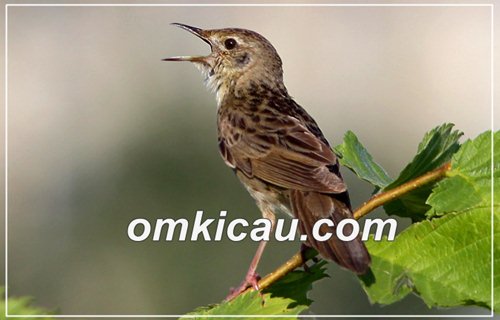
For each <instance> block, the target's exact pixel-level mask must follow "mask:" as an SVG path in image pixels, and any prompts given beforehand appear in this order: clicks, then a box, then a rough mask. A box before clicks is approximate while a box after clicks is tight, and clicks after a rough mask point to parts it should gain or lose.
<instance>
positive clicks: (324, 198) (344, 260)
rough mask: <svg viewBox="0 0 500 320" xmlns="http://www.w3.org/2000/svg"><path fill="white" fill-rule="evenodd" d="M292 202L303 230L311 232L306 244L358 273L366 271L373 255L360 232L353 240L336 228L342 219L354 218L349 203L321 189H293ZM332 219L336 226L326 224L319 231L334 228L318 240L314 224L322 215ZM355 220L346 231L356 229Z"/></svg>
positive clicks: (308, 234)
mask: <svg viewBox="0 0 500 320" xmlns="http://www.w3.org/2000/svg"><path fill="white" fill-rule="evenodd" d="M290 202H291V205H292V210H293V214H294V215H295V217H296V218H298V219H299V221H300V232H301V233H302V234H306V235H307V242H306V244H307V245H309V246H311V247H313V248H314V249H316V250H317V251H318V252H319V253H320V254H321V255H322V256H323V257H324V258H327V259H330V260H333V261H335V262H337V263H338V264H339V265H341V266H342V267H344V268H347V269H349V270H351V271H353V272H354V273H356V274H364V273H365V272H366V271H368V268H369V266H370V262H371V259H370V255H369V253H368V251H367V250H366V247H365V245H364V244H363V242H362V241H361V238H360V237H359V236H358V237H356V238H355V239H354V240H351V241H342V240H340V239H339V238H338V237H337V236H336V234H335V228H336V226H337V225H338V223H339V222H340V221H341V220H342V219H346V218H353V215H352V211H351V209H350V208H349V206H348V204H346V203H345V202H343V201H341V200H339V199H336V198H335V195H328V194H323V193H318V192H307V191H299V190H292V191H291V194H290ZM325 218H327V219H331V220H333V222H334V224H335V226H334V227H333V228H332V227H329V226H328V225H326V224H322V226H321V227H320V229H319V234H320V235H323V234H326V233H327V232H331V233H332V234H333V236H332V237H331V238H330V239H329V240H327V241H318V240H316V239H314V237H313V233H312V230H313V226H314V224H315V223H316V222H317V221H318V220H320V219H325ZM352 231H353V230H352V226H351V224H346V225H345V227H344V232H343V233H344V234H345V235H346V236H348V235H350V234H351V233H352Z"/></svg>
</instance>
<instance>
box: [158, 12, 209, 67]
mask: <svg viewBox="0 0 500 320" xmlns="http://www.w3.org/2000/svg"><path fill="white" fill-rule="evenodd" d="M172 25H174V26H177V27H179V28H182V29H184V30H187V31H189V32H191V33H192V34H194V35H195V36H197V37H198V38H200V39H201V40H203V41H205V42H206V43H208V44H209V45H210V47H212V44H211V43H210V41H209V40H208V38H207V36H206V32H205V30H203V29H200V28H197V27H192V26H188V25H186V24H182V23H175V22H174V23H172ZM206 58H207V57H203V56H177V57H170V58H165V59H162V61H191V62H205V59H206Z"/></svg>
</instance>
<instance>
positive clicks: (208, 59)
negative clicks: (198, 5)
mask: <svg viewBox="0 0 500 320" xmlns="http://www.w3.org/2000/svg"><path fill="white" fill-rule="evenodd" d="M173 25H175V26H178V27H180V28H182V29H184V30H187V31H189V32H191V33H192V34H194V35H196V36H197V37H198V38H200V39H201V40H203V41H205V42H206V43H208V44H209V45H210V48H211V53H210V54H209V55H207V56H176V57H170V58H166V59H163V60H164V61H189V62H192V63H194V64H195V65H196V66H197V67H198V68H200V69H201V70H202V72H203V73H204V74H205V76H206V80H207V84H208V86H209V87H210V88H211V89H212V90H214V91H216V92H217V95H218V97H219V95H225V93H227V92H228V91H230V90H236V89H237V88H238V87H239V86H245V85H247V84H249V83H250V81H253V82H254V83H255V82H261V81H265V82H267V83H269V84H274V85H277V86H282V82H283V70H282V66H281V59H280V57H279V55H278V53H277V52H276V49H274V47H273V46H272V45H271V43H270V42H269V41H268V40H267V39H266V38H264V37H263V36H261V35H260V34H258V33H256V32H254V31H250V30H246V29H237V28H227V29H211V30H203V29H200V28H196V27H191V26H188V25H185V24H180V23H173ZM221 91H222V92H221ZM219 100H220V99H219Z"/></svg>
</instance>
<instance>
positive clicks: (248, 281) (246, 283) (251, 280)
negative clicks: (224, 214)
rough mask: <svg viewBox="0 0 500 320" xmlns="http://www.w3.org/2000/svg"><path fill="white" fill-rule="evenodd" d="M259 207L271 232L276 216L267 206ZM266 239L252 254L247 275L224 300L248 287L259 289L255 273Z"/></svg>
mask: <svg viewBox="0 0 500 320" xmlns="http://www.w3.org/2000/svg"><path fill="white" fill-rule="evenodd" d="M259 208H260V209H261V211H262V216H263V217H264V218H266V219H269V221H271V232H272V231H273V230H274V225H275V221H276V218H275V217H274V213H273V212H272V210H270V208H269V207H268V206H265V205H259ZM266 244H267V241H261V242H260V243H259V247H258V248H257V252H255V255H254V256H253V259H252V263H250V267H249V268H248V271H247V275H246V276H245V280H243V282H242V283H241V284H240V286H239V287H238V288H236V289H233V290H231V293H230V294H229V295H228V296H227V297H226V299H225V300H226V301H229V300H232V299H234V298H236V297H237V296H238V295H239V294H240V293H242V292H243V291H245V290H246V289H247V288H248V287H250V286H251V287H253V288H254V289H255V290H259V280H260V277H259V275H258V274H257V272H256V271H257V266H258V264H259V261H260V258H261V257H262V253H264V249H265V248H266Z"/></svg>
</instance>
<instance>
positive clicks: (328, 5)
mask: <svg viewBox="0 0 500 320" xmlns="http://www.w3.org/2000/svg"><path fill="white" fill-rule="evenodd" d="M9 7H489V8H490V14H491V29H490V36H491V47H490V48H491V52H490V54H491V57H490V59H491V60H490V64H491V71H490V80H491V88H490V91H491V92H490V93H491V98H490V99H491V142H492V143H491V306H492V310H491V313H490V314H489V315H488V314H482V315H474V314H467V315H456V314H449V315H448V314H446V315H405V314H402V315H363V314H360V315H299V317H300V318H472V317H476V318H493V317H494V311H493V306H494V302H495V299H494V294H495V291H494V289H495V288H494V264H495V263H494V260H495V259H494V258H495V257H494V242H495V239H494V225H493V223H494V214H493V213H494V211H493V203H494V187H495V184H494V180H493V169H494V143H493V142H494V141H493V134H494V129H495V128H494V96H495V92H494V88H495V87H494V60H495V59H494V46H495V41H494V39H495V38H494V28H495V10H494V7H495V6H494V4H485V3H482V4H469V3H426V4H416V3H393V4H389V3H387V4H384V3H373V4H371V3H366V4H360V3H357V4H345V3H339V4H334V3H325V4H320V3H311V4H307V3H253V4H242V3H238V4H237V3H232V4H229V3H221V4H216V3H210V4H209V3H207V4H193V3H190V4H187V3H186V4H182V3H177V4H174V3H172V4H152V3H145V4H137V3H130V4H127V3H119V4H109V3H103V4H98V3H84V4H77V3H72V4H55V3H51V4H36V3H35V4H30V3H17V4H5V114H4V118H5V119H4V121H5V123H4V125H5V141H4V143H5V150H4V152H5V296H4V299H5V317H6V318H43V317H51V318H180V317H185V318H262V317H269V318H290V315H100V314H95V315H73V314H71V315H9V313H8V312H9V311H8V310H9V308H8V288H9V286H8V120H7V116H8V9H9Z"/></svg>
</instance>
